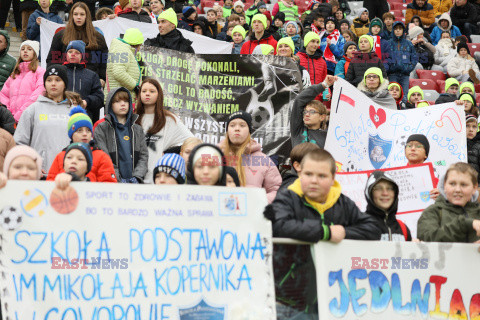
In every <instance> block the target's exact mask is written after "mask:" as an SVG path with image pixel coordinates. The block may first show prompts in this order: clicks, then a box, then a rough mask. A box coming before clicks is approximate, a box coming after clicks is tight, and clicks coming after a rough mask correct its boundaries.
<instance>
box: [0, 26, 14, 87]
mask: <svg viewBox="0 0 480 320" xmlns="http://www.w3.org/2000/svg"><path fill="white" fill-rule="evenodd" d="M0 35H2V36H4V37H5V39H6V41H7V47H6V48H5V49H3V50H2V51H0V65H1V66H2V67H1V68H0V90H2V87H3V84H4V83H5V81H7V79H8V77H10V75H11V74H12V71H13V69H14V68H15V64H16V63H17V61H16V60H15V58H14V57H12V56H11V55H9V54H8V50H9V49H10V36H9V35H8V32H7V31H5V30H0ZM4 66H5V67H4Z"/></svg>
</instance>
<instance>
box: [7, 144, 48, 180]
mask: <svg viewBox="0 0 480 320" xmlns="http://www.w3.org/2000/svg"><path fill="white" fill-rule="evenodd" d="M42 162H43V160H42V157H41V156H40V155H39V154H38V152H37V151H35V149H33V148H31V147H29V146H15V147H13V148H12V149H10V151H8V152H7V155H6V156H5V161H4V162H3V173H2V172H0V188H3V187H4V186H5V184H6V183H7V179H10V180H40V177H41V176H42Z"/></svg>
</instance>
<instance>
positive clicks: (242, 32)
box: [232, 25, 247, 39]
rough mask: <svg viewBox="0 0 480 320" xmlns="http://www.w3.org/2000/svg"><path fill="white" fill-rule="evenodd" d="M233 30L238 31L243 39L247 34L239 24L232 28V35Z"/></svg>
mask: <svg viewBox="0 0 480 320" xmlns="http://www.w3.org/2000/svg"><path fill="white" fill-rule="evenodd" d="M235 32H238V33H240V34H241V35H242V37H243V39H245V36H246V35H247V32H246V31H245V29H244V28H243V27H242V26H241V25H237V26H235V28H233V30H232V35H233V34H234V33H235Z"/></svg>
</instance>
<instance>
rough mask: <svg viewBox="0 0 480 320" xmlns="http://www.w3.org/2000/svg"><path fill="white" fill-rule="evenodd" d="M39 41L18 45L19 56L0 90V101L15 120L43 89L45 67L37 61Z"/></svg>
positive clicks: (16, 120)
mask: <svg viewBox="0 0 480 320" xmlns="http://www.w3.org/2000/svg"><path fill="white" fill-rule="evenodd" d="M39 46H40V45H39V43H38V42H37V41H30V40H27V41H24V42H23V43H22V44H21V45H20V56H19V57H18V60H17V64H16V65H15V68H14V69H13V72H12V74H11V75H10V77H9V78H8V79H7V81H5V84H4V85H3V88H2V91H0V103H1V104H3V105H5V106H6V107H7V108H8V110H10V112H11V113H12V114H13V117H14V118H15V122H18V120H20V116H21V115H22V113H23V111H24V110H25V109H27V107H28V106H29V105H31V104H32V103H34V102H35V101H36V100H37V98H38V96H39V95H41V94H42V92H43V91H44V90H45V88H44V87H43V74H44V73H45V69H43V68H42V67H40V62H39V61H38V49H39Z"/></svg>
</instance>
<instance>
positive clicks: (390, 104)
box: [357, 80, 397, 110]
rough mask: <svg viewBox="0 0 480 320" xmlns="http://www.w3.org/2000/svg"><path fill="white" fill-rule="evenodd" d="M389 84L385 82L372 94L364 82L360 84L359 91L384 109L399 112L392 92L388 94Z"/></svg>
mask: <svg viewBox="0 0 480 320" xmlns="http://www.w3.org/2000/svg"><path fill="white" fill-rule="evenodd" d="M388 84H389V82H388V80H383V82H382V83H381V84H380V86H379V87H378V88H377V89H376V90H375V91H374V92H372V91H370V90H368V89H367V86H366V84H365V82H364V81H362V82H360V83H359V84H358V86H357V89H358V90H360V91H362V93H363V94H365V95H366V96H367V97H369V98H370V99H372V100H373V101H375V103H378V104H379V105H381V106H382V107H384V108H388V109H393V110H397V102H396V101H395V99H394V98H393V97H392V95H391V94H390V92H388Z"/></svg>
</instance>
